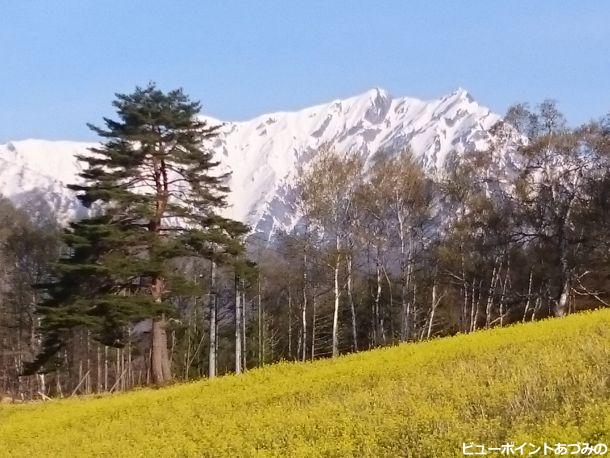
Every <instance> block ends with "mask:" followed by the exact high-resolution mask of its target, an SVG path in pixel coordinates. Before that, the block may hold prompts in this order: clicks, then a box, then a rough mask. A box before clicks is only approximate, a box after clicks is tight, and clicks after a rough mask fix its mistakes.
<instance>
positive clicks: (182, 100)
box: [26, 84, 247, 373]
mask: <svg viewBox="0 0 610 458" xmlns="http://www.w3.org/2000/svg"><path fill="white" fill-rule="evenodd" d="M116 97H117V98H116V100H115V101H114V103H113V105H114V107H115V108H116V114H117V118H118V119H117V120H113V119H109V118H104V123H105V128H99V127H95V126H91V125H90V127H91V129H93V130H94V131H95V132H96V133H97V134H98V135H100V136H101V137H102V138H103V139H104V141H103V143H102V144H101V145H100V146H99V147H95V148H91V152H90V154H87V155H83V156H80V157H79V159H80V161H81V162H83V163H84V167H83V172H82V173H81V178H82V179H83V181H84V183H83V184H79V185H71V186H69V187H70V188H71V189H72V190H75V191H77V192H79V194H78V198H79V200H80V201H81V202H82V203H83V204H84V205H85V206H87V207H91V208H92V209H93V210H94V211H93V213H97V214H94V216H92V217H90V218H87V219H85V220H83V221H80V222H77V223H73V224H71V226H70V228H68V229H67V230H66V233H65V237H64V241H65V243H66V245H67V247H68V249H69V251H68V255H67V256H66V257H64V258H63V259H61V261H60V262H59V263H58V265H57V279H56V281H54V282H51V283H50V284H47V285H44V286H45V288H46V291H47V294H48V299H47V300H46V301H45V302H44V303H43V304H42V305H41V306H40V307H39V313H40V315H41V316H42V322H41V331H42V334H43V337H44V339H43V345H42V351H41V353H40V354H39V356H38V358H37V359H36V360H35V361H34V362H33V363H32V364H30V365H29V367H28V368H27V370H26V373H33V372H34V371H36V370H38V369H39V368H41V367H44V366H46V367H47V368H49V367H52V366H53V363H54V361H53V358H54V356H55V355H57V353H58V351H59V350H60V349H61V348H62V347H64V346H65V345H66V342H67V341H68V339H69V335H70V331H71V330H73V328H76V327H85V328H87V329H88V330H89V331H91V332H92V335H93V337H94V338H95V339H97V340H98V341H100V342H103V343H104V344H106V345H110V346H116V347H120V346H122V345H124V342H125V337H126V336H125V333H126V329H127V326H128V325H129V324H131V323H134V322H137V321H139V320H142V319H143V318H149V317H150V318H153V320H159V321H162V322H164V321H165V317H166V315H171V314H172V311H173V308H172V298H175V297H176V296H177V295H179V294H180V293H183V292H184V291H185V290H189V289H191V290H192V289H194V288H195V285H190V288H189V285H188V280H187V279H185V278H184V276H181V275H180V272H177V271H176V270H175V269H173V268H172V265H171V261H173V260H175V259H177V258H180V257H185V256H192V257H204V258H208V259H210V258H215V260H216V261H226V259H228V258H230V257H231V256H235V255H237V254H238V253H240V252H241V251H243V246H242V241H241V236H242V235H243V234H245V232H246V231H247V228H246V226H244V225H243V224H241V223H238V222H236V221H231V220H228V219H226V218H223V217H221V216H219V215H218V214H217V212H218V211H219V210H220V209H221V208H223V207H224V206H225V205H226V204H225V197H226V193H227V192H228V188H227V186H226V185H225V178H226V175H223V174H221V173H219V172H217V170H216V167H217V166H218V162H216V161H215V160H214V158H213V152H212V150H211V149H209V148H208V147H207V143H206V141H207V140H209V139H210V138H212V137H213V136H215V135H216V130H217V127H218V126H215V127H211V126H208V125H207V123H206V122H205V121H201V120H199V118H198V114H199V110H200V105H199V103H198V102H193V101H191V100H190V99H189V98H188V96H186V95H185V94H184V93H183V92H182V90H181V89H179V90H174V91H170V92H168V93H164V92H162V91H160V90H159V89H157V88H156V86H155V85H154V84H150V85H148V86H147V87H145V88H139V87H138V88H136V90H135V91H134V92H133V93H132V94H117V96H116ZM191 283H192V282H191ZM159 332H163V331H159ZM157 334H158V333H157ZM163 357H164V358H165V355H164V356H163Z"/></svg>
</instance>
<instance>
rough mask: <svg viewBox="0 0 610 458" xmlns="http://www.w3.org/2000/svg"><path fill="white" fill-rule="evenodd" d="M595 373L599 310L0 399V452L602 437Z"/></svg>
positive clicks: (404, 452)
mask: <svg viewBox="0 0 610 458" xmlns="http://www.w3.org/2000/svg"><path fill="white" fill-rule="evenodd" d="M609 373H610V309H605V310H600V311H596V312H588V313H582V314H577V315H571V316H569V317H567V318H563V319H550V320H546V321H543V322H537V323H528V324H525V325H522V324H519V325H515V326H511V327H507V328H496V329H493V330H488V331H479V332H475V333H472V334H466V335H458V336H455V337H448V338H442V339H437V340H432V341H428V342H423V343H416V344H402V345H399V346H397V347H392V348H386V349H382V350H374V351H369V352H363V353H357V354H353V355H349V356H343V357H340V358H337V359H334V360H321V361H316V362H314V363H307V364H302V363H281V364H277V365H273V366H270V367H266V368H263V369H255V370H252V371H250V372H248V373H246V374H244V375H240V376H235V375H231V376H226V377H221V378H219V379H215V380H211V381H210V380H208V381H200V382H196V383H188V384H183V385H178V386H174V387H170V388H166V389H160V390H150V389H149V390H142V391H136V392H132V393H127V394H121V395H116V396H102V397H100V398H96V399H85V398H83V399H68V400H61V401H51V402H48V403H31V404H27V405H16V406H11V405H4V406H0V456H12V457H16V456H49V457H52V456H62V457H69V456H125V457H128V456H129V457H131V456H294V457H298V456H303V457H305V456H307V457H315V456H376V457H381V456H388V457H394V456H413V457H433V456H434V457H438V456H442V457H452V456H456V457H458V456H463V453H462V443H463V442H465V443H470V442H474V443H475V444H483V445H485V446H487V447H500V446H501V445H502V444H504V443H507V442H514V443H515V444H516V445H517V446H519V445H521V444H523V443H526V444H527V443H532V444H534V445H538V446H542V445H543V443H544V442H546V443H547V444H555V443H557V442H560V443H564V444H565V443H568V444H569V443H577V442H589V443H592V444H597V443H600V442H601V443H604V442H605V443H606V444H607V443H608V442H609V441H610V386H609V385H608V374H609ZM530 451H532V450H531V449H529V448H528V449H526V450H525V454H527V453H528V452H530ZM489 456H499V454H494V453H493V452H490V453H489Z"/></svg>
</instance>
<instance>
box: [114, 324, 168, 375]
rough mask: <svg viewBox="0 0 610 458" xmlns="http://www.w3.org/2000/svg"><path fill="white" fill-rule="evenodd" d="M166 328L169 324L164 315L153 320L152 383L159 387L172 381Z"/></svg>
mask: <svg viewBox="0 0 610 458" xmlns="http://www.w3.org/2000/svg"><path fill="white" fill-rule="evenodd" d="M166 326H167V322H166V320H165V316H164V315H162V316H160V317H155V318H153V320H152V333H151V334H152V352H151V362H150V367H151V371H152V381H153V383H156V384H158V385H160V384H163V383H167V382H169V381H170V380H171V379H172V375H171V370H170V364H169V354H168V351H167V330H166ZM117 369H118V368H117Z"/></svg>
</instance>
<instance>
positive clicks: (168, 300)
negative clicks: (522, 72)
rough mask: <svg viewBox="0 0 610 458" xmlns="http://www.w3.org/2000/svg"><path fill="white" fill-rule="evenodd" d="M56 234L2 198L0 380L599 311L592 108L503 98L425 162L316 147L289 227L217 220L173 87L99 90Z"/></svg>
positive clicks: (122, 375)
mask: <svg viewBox="0 0 610 458" xmlns="http://www.w3.org/2000/svg"><path fill="white" fill-rule="evenodd" d="M114 106H115V108H116V114H117V119H116V120H113V119H110V118H105V119H104V124H105V127H104V128H99V127H95V126H91V128H92V129H94V131H95V132H97V133H98V134H99V135H100V137H101V138H102V140H103V141H102V143H101V146H99V147H97V148H94V149H93V150H92V151H91V153H90V154H87V155H85V156H83V157H80V158H79V159H80V160H81V161H83V162H84V163H85V164H86V165H87V167H85V168H84V172H83V173H82V179H83V182H82V184H80V185H73V186H71V187H72V189H74V190H75V191H76V192H77V193H78V196H79V199H80V200H81V202H82V203H83V204H84V205H85V206H87V207H89V208H90V213H91V216H90V217H88V218H86V219H84V220H81V221H75V222H73V223H72V224H71V225H70V227H68V228H66V229H63V230H60V229H58V228H56V227H55V226H53V224H52V223H44V224H42V223H41V222H40V221H32V220H31V218H29V217H28V215H27V213H26V211H24V210H16V209H15V208H13V207H12V206H11V205H10V203H9V202H8V201H6V200H3V201H1V202H0V217H1V218H2V227H1V228H0V243H1V246H0V250H1V251H0V257H1V259H2V268H3V270H2V272H1V274H2V278H1V279H0V280H1V282H2V288H1V292H0V293H1V294H2V296H1V297H0V300H1V302H0V320H1V321H0V333H1V336H2V349H1V350H2V354H1V358H2V359H1V364H0V383H1V385H0V393H4V395H5V396H10V397H12V398H17V399H30V398H47V397H51V396H69V395H74V394H86V393H94V392H103V391H117V390H125V389H129V388H131V387H134V386H142V385H150V384H157V385H159V384H165V383H168V382H170V381H173V380H189V379H195V378H200V377H204V376H206V377H214V376H216V375H219V374H224V373H230V372H236V373H240V372H242V371H244V370H247V369H250V368H253V367H256V366H261V365H263V364H268V363H272V362H275V361H280V360H299V361H305V360H310V359H316V358H321V357H336V356H338V355H340V354H344V353H348V352H353V351H360V350H365V349H370V348H375V347H379V346H384V345H393V344H397V343H400V342H408V341H418V340H422V339H428V338H432V337H435V336H442V335H450V334H454V333H458V332H472V331H475V330H477V329H482V328H489V327H492V326H502V325H506V324H510V323H514V322H521V321H530V320H535V319H540V318H544V317H547V316H553V315H554V316H562V315H565V314H566V313H570V312H572V311H575V310H579V309H582V308H590V307H595V306H598V305H606V306H607V305H608V301H609V299H608V289H609V288H608V286H609V285H608V283H609V281H608V280H609V276H608V273H609V272H608V266H609V265H610V263H609V260H610V259H609V253H610V250H609V248H610V224H609V223H610V221H609V220H608V218H609V217H608V214H609V210H610V209H609V208H608V206H609V202H610V199H609V194H610V186H609V185H610V174H609V173H608V172H609V169H610V166H609V164H610V162H609V160H610V122H608V120H607V119H606V120H601V121H596V122H590V123H587V124H585V125H583V126H580V127H578V128H570V127H568V126H567V125H566V123H565V120H564V118H563V116H562V115H561V113H560V112H559V111H558V110H557V107H556V105H555V104H554V103H553V102H551V101H545V102H544V103H542V104H541V105H540V106H539V107H537V109H536V110H530V109H529V107H528V106H527V105H524V104H520V105H515V106H513V107H511V108H510V109H509V111H508V113H507V115H506V117H505V118H504V120H502V121H500V122H499V123H497V124H496V125H495V126H494V127H493V128H492V129H491V130H490V142H489V147H488V149H486V150H485V151H471V152H466V153H463V154H459V155H458V154H455V155H453V156H451V157H450V158H449V159H448V160H447V163H446V164H445V167H444V169H443V170H424V169H423V168H422V164H421V162H420V161H419V160H418V158H417V156H415V155H413V154H412V153H411V152H410V151H409V149H408V148H405V149H403V150H399V151H378V152H377V153H376V154H375V155H374V156H373V157H372V158H369V159H368V160H365V157H364V156H362V155H360V154H355V153H353V152H352V153H346V152H343V151H337V150H336V149H335V148H334V147H333V145H332V144H327V145H323V146H322V147H321V148H320V149H319V150H318V151H316V154H315V155H314V159H313V160H312V161H311V162H310V163H309V164H308V165H307V166H305V167H304V168H303V170H300V171H299V173H298V180H297V183H296V184H295V189H294V192H295V196H296V198H295V203H294V208H293V209H292V210H293V211H294V213H295V215H298V223H297V224H296V226H295V227H294V228H293V229H292V230H291V231H289V232H284V233H276V234H274V236H273V238H272V240H271V241H269V240H268V239H267V238H265V237H263V236H261V235H260V234H257V233H253V232H252V231H250V230H249V228H247V227H246V226H244V225H243V224H241V223H239V222H236V221H232V220H230V219H227V218H225V217H222V216H220V215H221V211H222V209H223V208H224V207H225V206H226V203H225V198H226V195H227V193H228V192H229V189H228V188H227V186H226V183H227V178H228V177H227V175H224V174H222V173H220V172H218V165H219V164H218V163H217V162H216V161H215V159H214V156H213V154H212V152H211V148H210V143H211V140H213V139H214V137H215V135H216V134H217V127H215V126H209V125H207V124H206V123H205V122H202V121H200V120H198V119H199V118H197V114H198V113H199V110H200V105H199V103H197V102H192V101H191V100H190V99H189V98H188V96H186V95H185V94H184V93H183V92H182V91H181V90H177V91H171V92H168V93H164V92H162V91H160V90H159V89H157V88H156V87H155V86H154V85H149V86H147V87H145V88H137V89H136V91H135V92H134V93H132V94H119V95H117V99H116V100H115V102H114Z"/></svg>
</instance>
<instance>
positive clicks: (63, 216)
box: [0, 88, 510, 235]
mask: <svg viewBox="0 0 610 458" xmlns="http://www.w3.org/2000/svg"><path fill="white" fill-rule="evenodd" d="M499 119H500V117H499V116H498V115H496V114H494V113H491V112H490V110H489V109H488V108H485V107H484V106H481V105H479V104H478V103H477V102H476V101H475V100H474V99H473V98H472V97H471V96H470V94H468V93H467V92H466V91H465V90H463V89H458V90H456V91H455V92H453V93H451V94H448V95H446V96H444V97H441V98H439V99H436V100H429V101H423V100H419V99H415V98H410V97H392V96H391V95H390V94H388V93H387V92H386V91H384V90H382V89H378V88H375V89H371V90H369V91H367V92H365V93H363V94H360V95H357V96H354V97H351V98H347V99H343V100H334V101H332V102H329V103H326V104H321V105H317V106H314V107H309V108H305V109H303V110H299V111H295V112H278V113H269V114H264V115H261V116H259V117H256V118H254V119H252V120H249V121H243V122H225V121H221V120H216V119H209V121H210V124H212V125H218V124H222V128H221V129H220V134H219V136H218V137H217V138H216V139H215V140H214V144H213V145H210V146H211V147H212V148H213V150H214V151H215V153H216V155H217V157H218V160H219V161H220V163H221V164H222V166H223V169H224V170H225V171H231V172H232V176H231V178H230V182H229V186H230V187H231V189H232V192H231V194H230V195H229V204H230V209H229V210H228V216H230V217H232V218H234V219H237V220H239V221H242V222H245V223H247V224H249V225H251V226H252V227H253V228H254V229H255V231H257V232H259V233H262V234H264V235H268V234H270V233H272V232H273V231H275V230H277V229H291V228H292V227H293V225H294V223H295V211H294V208H293V204H294V191H293V186H294V181H295V177H296V176H298V175H299V173H300V170H301V169H302V168H303V167H306V166H307V164H308V163H309V162H310V161H311V160H312V158H314V157H315V153H316V151H317V150H318V149H319V147H320V146H321V145H323V144H325V143H332V144H334V145H336V148H337V149H338V150H339V151H342V152H346V153H350V154H361V155H362V156H363V157H364V158H365V159H370V158H372V157H373V156H374V155H375V154H376V153H378V152H379V151H390V152H396V151H398V150H400V149H401V148H404V147H405V146H409V147H411V149H412V150H413V152H414V154H415V156H416V157H417V158H418V160H419V161H420V162H421V164H422V166H423V167H424V169H425V170H426V171H427V172H428V173H430V174H434V173H437V172H440V171H442V170H444V167H445V165H446V163H447V162H448V159H449V158H450V157H451V156H452V155H453V154H458V155H459V154H462V153H464V152H465V151H470V150H474V149H482V148H485V147H486V146H487V141H488V139H489V133H488V130H489V128H490V127H491V126H493V125H494V123H496V122H497V121H498V120H499ZM85 121H93V122H94V123H95V122H96V120H83V122H85ZM91 146H92V144H91V143H80V142H67V141H45V140H25V141H13V142H9V143H7V144H4V145H0V194H2V195H4V196H6V197H9V198H10V199H11V200H12V201H13V202H15V203H17V204H18V205H20V206H31V205H40V203H39V201H40V197H41V196H44V201H45V202H46V203H48V205H49V207H50V211H51V212H52V213H54V214H55V216H56V217H57V219H58V220H59V221H61V222H63V223H66V222H67V221H69V220H71V219H73V218H75V217H78V216H82V214H83V211H84V209H83V208H82V207H80V205H79V203H78V202H77V201H76V199H75V196H74V194H73V193H72V192H71V191H69V190H68V189H67V188H66V187H65V185H66V184H70V183H74V182H77V181H79V178H78V176H77V174H78V172H79V171H80V167H79V164H78V162H77V161H76V159H75V156H76V155H77V154H83V153H86V152H87V148H89V147H91ZM506 160H507V158H498V162H499V163H501V164H502V167H503V168H504V165H505V162H506ZM509 168H510V167H509ZM37 211H40V212H42V210H40V209H37Z"/></svg>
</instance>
